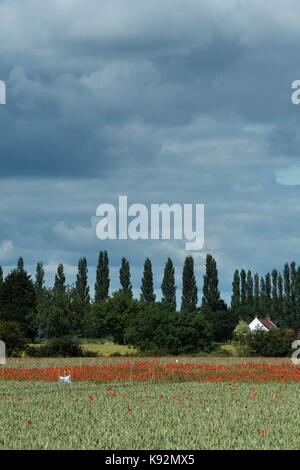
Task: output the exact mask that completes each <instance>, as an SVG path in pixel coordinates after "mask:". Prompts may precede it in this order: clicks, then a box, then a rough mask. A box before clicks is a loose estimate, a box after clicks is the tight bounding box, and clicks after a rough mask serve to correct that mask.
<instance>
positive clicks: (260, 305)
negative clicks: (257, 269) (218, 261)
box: [231, 261, 300, 328]
mask: <svg viewBox="0 0 300 470" xmlns="http://www.w3.org/2000/svg"><path fill="white" fill-rule="evenodd" d="M231 308H232V310H233V311H235V312H238V314H239V317H240V318H241V319H243V320H245V321H249V320H251V319H252V318H253V317H254V316H255V315H258V316H260V317H262V318H265V317H271V319H272V320H273V321H275V322H276V323H278V325H279V326H281V327H282V328H299V326H300V266H298V267H297V266H296V263H295V261H293V262H291V263H286V264H285V265H284V268H283V273H280V272H278V271H277V269H273V270H272V272H271V273H267V274H266V275H265V276H259V275H258V273H255V274H254V275H252V273H251V271H250V270H248V271H247V272H246V271H245V270H244V269H242V270H241V271H238V270H236V271H235V273H234V277H233V282H232V299H231Z"/></svg>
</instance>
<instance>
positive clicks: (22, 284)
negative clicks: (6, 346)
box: [0, 269, 36, 338]
mask: <svg viewBox="0 0 300 470" xmlns="http://www.w3.org/2000/svg"><path fill="white" fill-rule="evenodd" d="M35 308H36V295H35V289H34V285H33V282H32V280H31V277H30V276H29V275H28V274H27V273H26V272H25V271H24V269H18V270H17V269H14V270H13V271H11V273H9V274H8V276H7V277H6V278H5V281H4V283H3V287H2V300H1V311H0V319H1V320H6V321H13V322H17V323H19V325H20V327H21V329H23V331H24V334H25V335H26V336H28V337H30V338H34V336H35V333H36V330H35Z"/></svg>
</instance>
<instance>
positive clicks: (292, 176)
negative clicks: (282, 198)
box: [276, 166, 300, 186]
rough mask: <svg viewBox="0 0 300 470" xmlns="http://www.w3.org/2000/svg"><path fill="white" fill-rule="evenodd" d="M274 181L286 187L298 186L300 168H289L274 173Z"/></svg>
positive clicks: (299, 182)
mask: <svg viewBox="0 0 300 470" xmlns="http://www.w3.org/2000/svg"><path fill="white" fill-rule="evenodd" d="M276 181H277V183H279V184H283V185H286V186H298V185H300V167H296V166H294V167H290V168H285V169H283V170H278V171H277V172H276Z"/></svg>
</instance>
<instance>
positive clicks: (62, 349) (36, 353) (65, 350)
mask: <svg viewBox="0 0 300 470" xmlns="http://www.w3.org/2000/svg"><path fill="white" fill-rule="evenodd" d="M26 352H27V354H28V355H29V356H33V357H82V356H90V355H91V354H92V353H87V352H86V353H84V351H83V350H82V348H81V346H80V345H79V341H78V340H76V339H73V338H72V337H71V336H62V337H61V338H52V339H50V340H49V341H47V343H46V344H43V345H41V346H39V347H35V348H33V347H28V348H27V350H26ZM92 355H93V354H92Z"/></svg>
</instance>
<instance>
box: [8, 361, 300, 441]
mask: <svg viewBox="0 0 300 470" xmlns="http://www.w3.org/2000/svg"><path fill="white" fill-rule="evenodd" d="M103 360H105V363H106V364H110V363H111V364H114V363H116V362H119V361H120V362H122V361H123V359H122V358H116V359H112V358H109V359H102V358H97V359H95V358H79V359H72V358H71V359H59V358H58V359H38V360H36V359H34V360H32V359H29V358H28V359H21V360H18V359H11V360H8V364H7V365H8V366H9V367H14V366H18V365H22V367H32V364H33V363H34V365H35V367H39V368H42V367H46V366H47V365H49V364H52V365H55V364H56V365H61V364H65V365H66V367H67V366H68V365H76V364H92V363H93V362H95V361H96V362H97V363H100V364H101V362H102V361H103ZM135 360H136V359H133V361H135ZM147 360H149V359H148V358H147ZM171 360H172V361H174V358H160V362H164V363H169V362H170V361H171ZM241 360H242V359H241V358H232V359H231V358H230V359H223V358H220V359H216V358H180V362H184V361H187V362H191V361H194V362H196V363H199V362H207V363H211V362H216V361H217V363H218V364H220V365H222V364H226V363H227V364H228V361H229V362H230V364H231V363H232V364H233V366H234V364H235V363H238V362H239V361H241ZM245 361H246V362H259V363H260V362H261V359H259V358H256V359H252V358H251V359H249V360H247V359H246V360H245ZM277 361H279V362H280V361H283V362H288V361H289V360H288V359H283V360H277ZM270 362H271V363H273V362H272V360H270ZM299 405H300V397H299V384H298V383H293V382H292V383H287V384H286V383H276V382H275V383H255V384H252V383H246V382H237V383H235V382H228V381H227V382H222V383H215V382H200V383H195V382H181V383H174V382H171V383H153V382H151V381H150V382H147V383H133V384H126V383H124V382H123V383H119V382H117V383H112V384H110V385H109V386H108V385H107V384H104V383H97V382H72V383H71V385H65V384H59V383H57V382H54V383H53V382H52V383H51V382H30V381H29V382H17V381H0V415H1V428H0V449H106V450H119V449H128V450H140V449H150V450H164V449H170V450H178V449H180V450H183V449H187V450H193V449H299V447H300V429H299V426H298V414H297V409H298V407H299ZM30 423H31V424H30Z"/></svg>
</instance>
